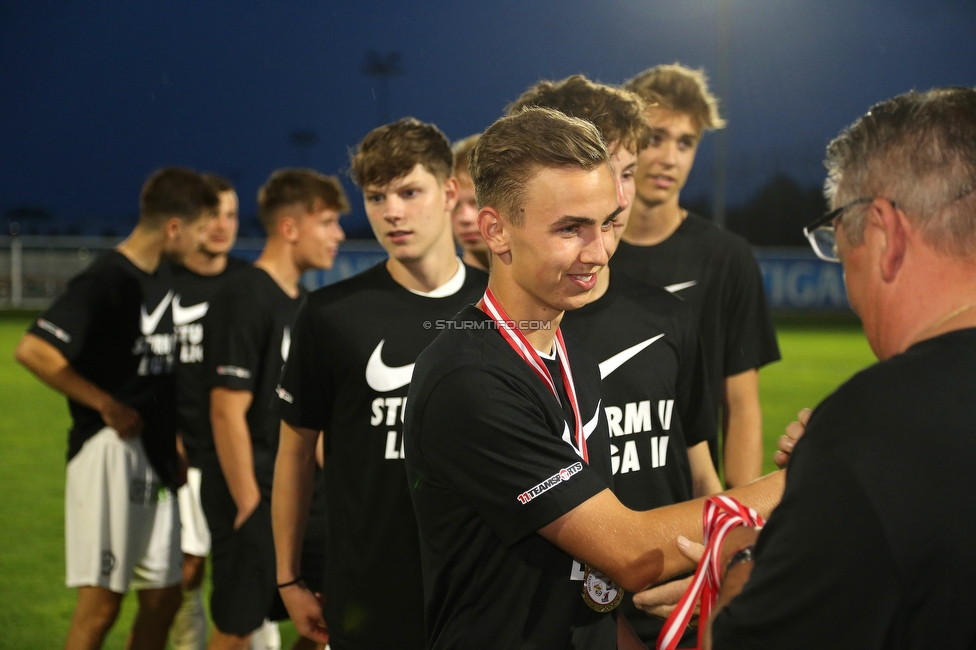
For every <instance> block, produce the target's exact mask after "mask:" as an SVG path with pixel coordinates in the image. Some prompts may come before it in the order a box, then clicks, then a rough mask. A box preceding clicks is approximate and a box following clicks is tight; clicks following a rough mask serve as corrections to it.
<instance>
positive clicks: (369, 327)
mask: <svg viewBox="0 0 976 650" xmlns="http://www.w3.org/2000/svg"><path fill="white" fill-rule="evenodd" d="M452 167H453V154H452V152H451V146H450V142H449V141H448V140H447V138H446V137H445V136H444V134H443V133H441V131H440V130H439V129H437V127H435V126H434V125H432V124H425V123H423V122H420V121H418V120H415V119H413V118H403V119H401V120H398V121H396V122H393V123H391V124H387V125H385V126H381V127H379V128H377V129H374V130H373V131H371V132H370V133H369V134H367V136H366V137H365V138H363V140H362V142H360V143H359V147H358V148H357V150H356V153H355V155H354V156H353V158H352V174H353V177H354V179H355V180H356V183H357V184H358V185H359V186H360V187H361V188H362V191H363V202H364V204H365V207H366V215H367V217H368V218H369V222H370V225H371V226H372V228H373V232H374V233H375V235H376V239H377V240H378V241H379V242H380V244H382V246H383V248H384V249H386V251H387V253H389V259H388V260H387V261H386V262H385V263H384V264H378V265H377V266H375V267H373V268H372V269H369V270H367V271H365V272H363V273H360V274H359V275H357V276H356V277H353V278H350V279H348V280H345V281H343V282H339V283H337V284H334V285H331V286H328V287H323V288H322V289H319V290H318V291H315V292H314V293H312V294H311V295H310V296H309V299H308V303H307V304H306V306H305V308H304V309H303V310H302V313H301V314H300V315H299V318H298V320H297V322H296V324H295V331H294V335H293V337H292V355H291V358H290V360H289V362H288V363H287V364H286V366H285V370H284V372H283V375H282V379H281V386H280V388H279V390H278V398H279V399H278V407H277V408H278V412H279V414H280V415H281V418H282V425H281V448H280V450H279V453H278V462H277V467H276V470H275V484H274V499H273V514H274V526H275V548H276V551H277V555H278V582H279V585H280V586H281V596H282V598H283V599H284V601H285V604H286V605H287V606H288V611H289V613H290V614H291V617H292V620H293V621H295V625H296V627H297V628H298V630H299V632H300V633H301V634H303V635H305V636H307V637H309V638H313V639H316V640H320V641H324V640H325V639H326V638H328V639H329V645H330V647H332V648H333V650H346V649H348V648H354V649H357V650H360V649H373V648H375V649H377V650H379V649H386V648H399V649H405V650H413V649H416V650H420V649H422V648H424V647H425V643H424V615H423V587H422V582H421V581H422V578H421V564H420V553H419V549H418V539H417V522H416V519H415V517H414V514H413V508H412V506H411V503H410V494H409V491H408V489H407V481H406V475H405V470H404V447H403V440H402V427H403V413H404V409H405V407H406V396H407V390H408V387H409V384H410V381H411V377H412V375H413V368H414V361H415V360H416V359H417V355H419V354H420V353H421V351H422V350H423V349H424V348H426V347H427V345H428V344H430V342H431V341H432V340H433V339H434V337H435V336H436V335H437V332H438V331H439V330H440V329H441V327H442V326H443V324H444V323H448V322H450V321H451V319H452V318H453V316H454V315H455V314H456V313H457V312H458V311H460V310H461V309H462V308H464V307H465V306H466V305H469V304H471V303H473V302H475V301H476V300H478V298H480V297H481V293H482V292H483V291H484V287H485V284H486V281H487V278H486V277H485V275H484V273H482V272H480V271H478V270H476V269H473V268H471V267H467V266H465V265H464V264H462V263H461V261H460V260H459V259H458V258H457V255H456V253H455V249H454V240H453V237H452V232H451V210H452V209H453V208H454V205H455V203H456V201H457V181H456V180H455V179H454V178H452V177H451V170H452ZM320 431H322V432H324V439H325V477H326V503H327V518H328V546H327V556H326V566H327V571H328V576H327V579H326V586H325V589H323V596H324V606H323V605H322V603H321V601H320V600H319V599H317V598H316V597H315V595H314V594H313V593H312V591H310V590H309V589H308V588H306V585H305V584H304V581H303V577H304V573H303V571H304V567H303V566H302V563H301V562H300V558H299V557H298V553H297V549H299V548H300V547H301V543H302V536H303V531H304V527H305V517H306V512H307V509H308V498H309V492H310V488H311V479H310V476H311V475H310V470H311V468H312V462H313V460H312V459H313V450H314V444H315V439H316V437H317V436H318V435H319V432H320ZM326 624H327V627H326ZM326 634H327V635H328V636H327V637H326Z"/></svg>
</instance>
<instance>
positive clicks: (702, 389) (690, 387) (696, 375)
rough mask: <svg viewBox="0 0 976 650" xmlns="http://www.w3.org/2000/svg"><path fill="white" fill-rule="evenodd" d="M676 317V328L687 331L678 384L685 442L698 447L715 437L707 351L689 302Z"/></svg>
mask: <svg viewBox="0 0 976 650" xmlns="http://www.w3.org/2000/svg"><path fill="white" fill-rule="evenodd" d="M674 320H675V329H676V330H677V331H680V332H682V334H683V336H682V340H681V350H680V353H681V358H680V359H679V360H678V379H677V385H676V386H675V394H676V396H677V398H678V415H679V417H680V418H681V429H682V431H683V433H684V437H685V446H686V447H694V446H695V445H697V444H698V443H700V442H703V441H706V440H714V439H715V436H716V435H717V424H716V422H715V407H714V406H713V405H712V398H711V397H710V391H709V388H708V373H707V371H706V369H705V351H704V349H703V348H702V342H701V337H700V336H699V335H698V325H697V324H696V323H695V317H694V315H693V313H692V311H691V309H690V308H689V307H688V305H687V303H681V305H679V309H678V310H677V313H676V314H675V319H674Z"/></svg>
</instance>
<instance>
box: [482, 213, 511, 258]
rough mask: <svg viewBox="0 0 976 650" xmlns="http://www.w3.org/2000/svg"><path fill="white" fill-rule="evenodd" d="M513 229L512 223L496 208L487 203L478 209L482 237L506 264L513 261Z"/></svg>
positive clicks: (489, 248)
mask: <svg viewBox="0 0 976 650" xmlns="http://www.w3.org/2000/svg"><path fill="white" fill-rule="evenodd" d="M511 229H512V224H511V223H509V221H508V220H507V219H505V218H503V217H502V215H501V214H500V213H499V212H498V210H496V209H495V208H493V207H491V206H488V205H486V206H485V207H483V208H481V209H480V210H479V211H478V230H479V231H480V232H481V238H482V239H484V240H485V244H487V245H488V250H490V251H491V252H492V253H494V254H495V255H497V256H498V257H499V258H500V259H501V260H502V262H504V263H505V264H508V263H509V262H510V261H511V256H512V254H511V250H510V243H509V236H510V234H511V233H510V231H511Z"/></svg>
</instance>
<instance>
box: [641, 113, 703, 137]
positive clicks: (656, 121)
mask: <svg viewBox="0 0 976 650" xmlns="http://www.w3.org/2000/svg"><path fill="white" fill-rule="evenodd" d="M646 116H647V122H648V124H650V125H651V129H652V130H654V131H665V132H667V133H668V134H670V135H671V136H673V137H682V136H686V135H690V136H692V137H694V138H696V139H697V138H699V137H701V128H700V127H699V126H698V124H697V122H696V121H695V118H694V117H693V116H692V115H690V114H689V113H682V112H680V111H673V110H671V109H668V108H655V107H653V106H652V107H651V108H648V109H647V114H646Z"/></svg>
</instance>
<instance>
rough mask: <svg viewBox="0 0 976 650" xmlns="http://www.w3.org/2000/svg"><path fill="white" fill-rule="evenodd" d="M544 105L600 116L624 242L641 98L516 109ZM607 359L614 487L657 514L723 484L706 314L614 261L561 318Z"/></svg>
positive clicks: (524, 101) (574, 85)
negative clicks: (702, 329)
mask: <svg viewBox="0 0 976 650" xmlns="http://www.w3.org/2000/svg"><path fill="white" fill-rule="evenodd" d="M526 106H544V107H547V108H553V109H556V110H558V111H560V112H562V113H565V114H566V115H571V116H573V117H580V118H583V119H586V120H589V121H591V122H593V125H594V126H595V127H597V129H598V130H599V131H600V135H601V136H602V137H603V139H604V141H605V142H606V143H607V150H608V151H610V162H611V164H612V166H613V171H614V176H615V179H616V181H617V185H618V192H619V193H620V196H619V199H618V200H619V205H620V208H621V212H620V214H619V215H617V218H616V219H615V220H614V224H613V232H614V238H613V240H612V241H611V242H610V243H609V247H608V250H607V252H608V254H609V255H612V254H613V249H614V247H615V246H617V245H618V244H619V242H620V238H621V236H622V235H623V233H624V230H625V228H626V226H627V219H628V217H629V215H630V209H631V207H632V206H633V203H634V196H635V193H636V190H635V183H634V174H635V171H636V168H637V156H638V153H639V151H640V150H641V149H643V148H644V147H646V146H647V144H648V141H649V139H650V137H651V130H650V127H649V125H648V123H647V120H646V119H645V117H644V111H645V104H644V102H643V100H641V98H640V97H638V96H637V95H635V94H634V93H631V92H629V91H627V90H623V89H621V88H612V87H610V86H606V85H603V84H599V83H594V82H592V81H590V80H589V79H587V78H586V77H584V76H582V75H573V76H571V77H567V78H566V79H562V80H560V81H540V82H539V83H537V84H535V85H533V86H532V87H530V88H529V89H528V90H526V91H525V92H524V93H522V95H521V96H520V97H519V98H518V99H517V100H515V102H514V103H513V104H512V105H510V106H509V107H508V113H509V114H513V113H515V112H517V111H519V110H521V109H522V108H524V107H526ZM560 329H561V330H563V331H564V332H565V333H566V335H567V336H569V335H572V336H575V337H576V338H577V339H579V340H580V341H581V342H582V343H583V345H584V346H585V347H586V350H587V351H588V352H589V353H590V354H592V355H593V356H594V357H596V359H597V360H598V361H599V362H600V377H601V380H602V386H601V396H602V398H603V403H602V406H603V410H604V412H605V413H606V414H607V425H608V427H609V434H610V465H611V469H612V470H613V485H612V486H611V487H612V488H613V493H614V494H615V495H616V496H617V498H618V499H620V501H621V503H623V504H624V505H625V506H627V507H628V508H632V509H634V510H650V509H652V508H659V507H661V506H666V505H671V504H672V503H680V502H682V501H688V500H690V499H693V498H695V497H700V496H707V495H710V494H714V493H716V492H720V491H721V490H722V487H721V484H720V483H719V479H718V474H717V473H716V472H715V466H714V465H713V464H712V458H711V454H710V453H709V448H708V446H709V442H710V441H712V440H714V438H715V414H714V411H713V409H712V408H711V407H710V404H711V400H710V396H709V391H708V382H707V379H706V378H707V372H706V366H705V360H704V355H703V354H702V350H701V347H702V346H701V341H700V340H699V336H698V326H697V319H696V318H695V316H694V315H693V312H692V310H691V309H690V307H689V306H688V304H687V303H686V302H685V301H684V300H682V299H681V298H679V297H678V296H675V295H673V294H671V293H670V292H669V291H667V290H665V289H662V288H660V287H654V286H651V285H649V284H645V283H643V282H639V281H637V280H634V279H632V278H630V277H628V276H625V275H623V274H622V273H618V272H616V271H615V272H614V273H613V275H612V277H611V273H610V267H608V266H605V267H603V269H601V270H600V272H599V273H598V274H597V282H596V286H595V287H594V288H593V290H592V291H591V292H590V296H589V300H588V302H587V304H586V305H584V306H583V307H581V308H579V309H574V310H571V311H568V312H567V313H566V315H565V317H564V319H563V321H562V322H561V323H560ZM621 606H622V608H623V609H622V610H621V611H622V612H624V613H625V614H626V616H627V620H628V621H629V622H630V624H631V625H632V627H633V628H634V631H635V633H636V634H637V635H638V636H639V637H640V638H641V640H642V641H643V642H644V643H645V644H647V645H649V646H653V643H654V642H655V641H656V640H657V637H658V634H659V633H660V631H661V625H662V623H663V620H662V619H660V618H658V617H656V616H648V615H647V614H645V613H643V612H640V611H638V610H637V608H636V607H635V605H634V603H633V602H632V600H631V599H630V598H626V599H624V600H623V602H622V603H621Z"/></svg>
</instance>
